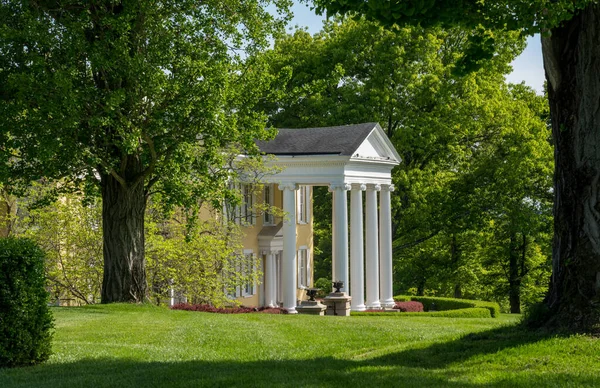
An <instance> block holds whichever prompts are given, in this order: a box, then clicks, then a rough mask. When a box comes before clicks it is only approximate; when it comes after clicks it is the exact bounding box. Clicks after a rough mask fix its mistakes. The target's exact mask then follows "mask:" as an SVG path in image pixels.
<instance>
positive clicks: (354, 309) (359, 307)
mask: <svg viewBox="0 0 600 388" xmlns="http://www.w3.org/2000/svg"><path fill="white" fill-rule="evenodd" d="M366 309H367V306H365V305H364V304H361V305H358V306H356V307H352V308H351V309H350V311H365V310H366Z"/></svg>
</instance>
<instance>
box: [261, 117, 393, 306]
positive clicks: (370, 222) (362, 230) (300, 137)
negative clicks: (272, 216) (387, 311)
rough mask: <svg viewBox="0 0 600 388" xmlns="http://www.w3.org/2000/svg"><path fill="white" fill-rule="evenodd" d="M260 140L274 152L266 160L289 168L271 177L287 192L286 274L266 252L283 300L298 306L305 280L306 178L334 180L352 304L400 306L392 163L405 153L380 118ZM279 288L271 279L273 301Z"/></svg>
mask: <svg viewBox="0 0 600 388" xmlns="http://www.w3.org/2000/svg"><path fill="white" fill-rule="evenodd" d="M258 145H259V147H260V149H261V151H263V152H265V153H266V154H271V155H274V156H275V158H273V159H271V160H268V161H267V162H266V164H267V166H276V167H277V168H279V169H282V170H281V171H280V172H277V173H275V174H273V175H270V176H267V177H266V181H267V182H269V183H277V184H278V188H279V190H281V191H282V192H283V193H282V196H283V206H282V208H283V211H284V213H285V216H284V219H283V225H282V226H281V232H282V241H283V244H282V245H283V246H282V251H281V259H280V261H281V266H280V269H281V276H272V275H270V274H271V273H273V272H276V271H277V264H271V263H277V260H276V259H275V256H269V255H267V256H266V266H265V273H266V278H265V281H266V282H270V283H271V284H277V285H280V287H281V288H280V289H281V292H282V301H283V307H284V308H285V309H287V311H288V312H289V313H292V314H294V313H296V304H297V302H298V300H297V299H298V298H299V297H300V296H299V295H302V293H301V292H300V291H301V290H300V289H299V286H302V287H305V286H306V285H299V284H298V274H299V269H298V257H297V254H298V252H299V248H300V247H299V246H298V242H297V229H296V211H297V209H298V207H297V204H296V198H297V196H296V191H297V190H298V187H299V185H303V186H305V185H308V186H328V187H329V191H330V192H331V193H332V201H333V204H332V205H333V206H332V215H331V217H332V280H334V281H335V280H341V281H343V282H344V286H343V288H342V291H344V292H347V293H349V294H350V296H352V306H351V308H352V310H354V311H364V310H365V309H368V308H369V309H378V308H382V307H391V306H393V305H394V300H393V283H392V271H393V260H392V233H391V225H392V216H391V197H390V194H391V192H393V190H394V186H393V185H392V176H391V171H392V169H393V168H394V167H395V166H396V165H398V164H399V163H400V160H401V159H400V156H399V155H398V153H397V152H396V150H395V149H394V147H393V145H392V144H391V142H390V141H389V139H388V138H387V136H386V135H385V133H384V132H383V130H382V129H381V127H380V126H379V124H377V123H364V124H357V125H349V126H340V127H327V128H304V129H280V130H279V133H278V135H277V136H276V138H275V139H273V140H271V141H269V142H258ZM348 192H350V211H348ZM363 193H364V201H363ZM348 213H350V214H348ZM363 214H364V217H363ZM349 229H350V230H349ZM303 257H304V256H303ZM273 266H274V267H275V269H273ZM275 278H276V279H275ZM273 288H274V289H275V290H274V289H273ZM276 293H277V286H272V285H269V284H267V285H265V294H266V302H265V303H266V304H267V305H271V304H275V303H276V302H277V301H274V300H273V299H277V295H275V294H276Z"/></svg>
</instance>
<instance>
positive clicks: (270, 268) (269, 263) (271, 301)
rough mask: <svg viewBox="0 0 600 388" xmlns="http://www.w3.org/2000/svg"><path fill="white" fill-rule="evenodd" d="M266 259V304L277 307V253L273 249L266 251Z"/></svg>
mask: <svg viewBox="0 0 600 388" xmlns="http://www.w3.org/2000/svg"><path fill="white" fill-rule="evenodd" d="M266 256H267V260H266V261H265V306H267V307H275V305H276V302H275V290H276V289H277V283H276V282H277V280H276V278H275V254H274V253H273V252H272V251H267V252H266Z"/></svg>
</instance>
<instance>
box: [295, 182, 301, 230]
mask: <svg viewBox="0 0 600 388" xmlns="http://www.w3.org/2000/svg"><path fill="white" fill-rule="evenodd" d="M301 193H302V186H300V190H296V223H297V224H298V223H300V221H301V220H302V213H301V211H300V209H301V206H300V204H301V203H302V194H301Z"/></svg>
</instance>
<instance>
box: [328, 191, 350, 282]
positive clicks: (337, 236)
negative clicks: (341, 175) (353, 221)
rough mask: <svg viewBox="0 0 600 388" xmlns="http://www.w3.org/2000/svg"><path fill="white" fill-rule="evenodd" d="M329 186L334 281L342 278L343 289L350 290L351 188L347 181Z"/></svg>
mask: <svg viewBox="0 0 600 388" xmlns="http://www.w3.org/2000/svg"><path fill="white" fill-rule="evenodd" d="M329 188H330V189H331V190H332V191H333V197H334V200H333V222H334V224H335V229H334V235H333V241H332V242H333V244H334V248H333V249H334V252H335V257H334V258H333V266H334V270H333V273H334V276H335V278H333V279H332V280H333V281H336V280H341V281H343V282H344V287H342V289H341V291H343V292H348V290H349V289H350V288H349V287H348V285H349V284H348V283H349V282H348V280H349V279H348V194H347V192H348V190H350V189H351V187H350V185H349V184H347V183H342V184H331V185H330V186H329Z"/></svg>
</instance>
